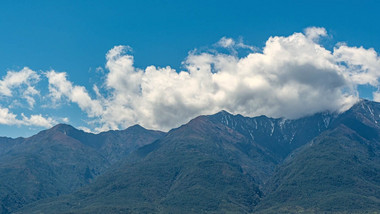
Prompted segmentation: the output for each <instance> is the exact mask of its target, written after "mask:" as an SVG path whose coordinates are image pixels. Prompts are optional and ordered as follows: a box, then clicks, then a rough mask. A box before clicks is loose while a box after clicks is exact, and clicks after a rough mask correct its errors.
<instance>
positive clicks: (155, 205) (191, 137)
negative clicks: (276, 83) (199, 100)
mask: <svg viewBox="0 0 380 214" xmlns="http://www.w3.org/2000/svg"><path fill="white" fill-rule="evenodd" d="M379 123H380V104H379V103H375V102H370V101H366V100H362V101H360V102H359V103H357V104H356V105H354V106H353V107H352V108H351V109H350V110H348V111H346V112H344V113H341V114H333V113H328V112H324V113H318V114H315V115H311V116H308V117H304V118H300V119H297V120H284V119H273V118H268V117H265V116H260V117H254V118H248V117H243V116H241V115H231V114H229V113H228V112H225V111H222V112H219V113H217V114H215V115H210V116H199V117H197V118H195V119H193V120H191V121H190V122H189V123H188V124H185V125H183V126H181V127H179V128H176V129H173V130H171V131H169V132H168V133H162V132H157V131H150V130H146V129H144V128H142V127H140V126H133V127H131V128H129V129H126V130H124V131H110V132H105V133H100V134H98V135H94V134H89V133H84V132H82V131H78V130H76V129H75V128H73V127H71V126H68V125H58V126H56V127H53V128H52V129H49V130H46V131H43V132H40V133H39V134H37V135H35V136H32V137H30V138H26V139H24V138H18V139H9V138H2V139H1V143H0V149H1V151H0V179H1V180H0V188H1V191H0V200H1V204H0V205H1V212H2V213H297V212H298V213H376V212H378V211H379V210H380V126H379Z"/></svg>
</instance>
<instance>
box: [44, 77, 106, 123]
mask: <svg viewBox="0 0 380 214" xmlns="http://www.w3.org/2000/svg"><path fill="white" fill-rule="evenodd" d="M46 77H47V78H48V82H49V91H50V96H51V97H52V98H53V101H54V102H57V101H58V100H60V99H61V98H62V97H67V98H68V99H69V100H70V101H72V102H74V103H77V104H78V105H79V107H80V108H81V109H82V110H84V111H86V113H87V114H88V115H89V116H90V117H96V116H99V115H100V114H102V106H101V105H100V102H99V101H98V100H93V99H92V98H91V97H90V96H89V94H88V93H87V90H86V89H85V88H84V87H83V86H73V84H72V83H71V82H70V81H68V80H67V78H66V73H64V72H61V73H59V72H55V71H54V70H52V71H49V72H47V73H46Z"/></svg>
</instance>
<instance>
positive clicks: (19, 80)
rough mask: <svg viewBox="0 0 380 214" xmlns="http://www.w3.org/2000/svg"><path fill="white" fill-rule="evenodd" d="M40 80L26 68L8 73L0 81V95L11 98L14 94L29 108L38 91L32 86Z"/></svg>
mask: <svg viewBox="0 0 380 214" xmlns="http://www.w3.org/2000/svg"><path fill="white" fill-rule="evenodd" d="M39 80H40V76H39V75H38V74H37V73H36V72H35V71H33V70H31V69H30V68H28V67H24V68H23V69H22V70H20V71H8V72H7V74H6V76H5V77H4V78H3V79H2V80H0V95H2V96H6V97H13V96H14V93H15V92H19V93H20V96H21V97H22V98H23V99H25V100H26V101H27V103H28V105H29V107H30V108H33V106H34V104H35V99H34V96H35V95H38V94H39V91H38V90H37V89H36V88H35V87H34V85H35V84H36V83H37V82H38V81H39Z"/></svg>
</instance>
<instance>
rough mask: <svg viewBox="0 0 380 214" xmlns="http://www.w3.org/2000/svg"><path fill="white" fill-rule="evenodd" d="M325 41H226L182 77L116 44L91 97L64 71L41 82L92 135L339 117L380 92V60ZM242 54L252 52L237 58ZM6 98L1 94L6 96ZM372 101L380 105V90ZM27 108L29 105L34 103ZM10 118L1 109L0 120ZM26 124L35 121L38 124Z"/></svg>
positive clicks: (317, 31) (188, 62) (313, 31)
mask: <svg viewBox="0 0 380 214" xmlns="http://www.w3.org/2000/svg"><path fill="white" fill-rule="evenodd" d="M324 36H328V34H327V32H326V30H325V29H324V28H317V27H310V28H307V29H305V31H304V32H303V33H294V34H292V35H290V36H286V37H285V36H273V37H270V38H269V39H268V40H267V41H266V43H265V46H264V47H263V48H262V50H261V51H256V49H257V48H253V47H251V46H249V45H246V44H244V43H242V42H241V41H240V42H239V41H235V40H233V39H231V38H227V37H223V38H222V39H221V40H220V41H219V42H217V43H216V45H217V46H218V47H222V48H225V49H227V50H229V52H230V54H226V53H219V52H216V51H206V52H196V51H193V52H190V53H189V55H188V56H187V58H186V59H185V60H184V62H183V70H181V71H176V70H174V69H173V68H171V67H170V66H167V67H163V68H161V67H156V66H154V65H152V66H148V67H146V68H144V69H142V68H136V67H135V66H134V58H133V56H132V55H131V54H130V50H131V48H130V47H128V46H115V47H114V48H112V49H111V50H109V51H108V53H107V54H106V65H105V70H106V73H105V76H104V82H102V83H99V84H97V85H94V86H93V88H92V89H91V90H93V92H94V93H92V94H95V95H96V96H91V93H89V91H88V89H86V88H85V87H83V86H79V85H75V84H74V83H73V82H71V81H70V80H69V79H68V75H67V74H66V73H64V72H57V71H54V70H52V71H48V72H46V73H45V74H44V76H45V77H46V79H47V81H48V84H49V95H48V96H49V97H50V98H51V99H52V101H54V102H55V103H59V102H61V101H66V102H67V101H69V102H72V103H76V104H77V105H78V106H79V108H80V109H81V110H83V111H84V112H85V113H86V114H87V116H88V117H89V118H90V119H91V122H90V123H91V125H92V126H93V127H96V129H95V130H96V131H104V130H109V129H122V128H126V127H128V126H130V125H133V124H136V123H138V124H141V125H142V126H144V127H146V128H152V129H160V130H168V129H170V128H173V127H177V126H179V125H181V124H183V123H186V122H187V121H188V120H190V119H191V118H193V117H195V116H198V115H200V114H212V113H215V112H218V111H220V110H227V111H229V112H231V113H235V114H242V115H245V116H258V115H267V116H270V117H284V118H288V119H295V118H299V117H303V116H306V115H310V114H314V113H316V112H322V111H331V112H341V111H344V110H346V109H348V108H349V107H351V106H352V105H353V104H354V103H355V102H357V100H358V99H359V95H358V91H357V87H358V86H359V85H366V84H368V85H371V86H373V87H379V78H380V59H379V56H378V54H377V52H376V51H375V50H374V49H365V48H363V47H350V46H348V45H346V44H344V43H338V44H336V46H335V47H334V48H333V50H328V49H326V48H325V47H324V46H323V45H321V44H320V43H319V41H320V39H321V37H324ZM239 49H245V50H248V51H250V52H249V53H248V54H247V55H245V56H244V57H239V56H238V54H237V53H238V52H239ZM20 72H21V71H20ZM27 74H28V75H29V76H28V75H27ZM24 75H25V76H28V77H27V78H24V79H23V81H21V83H13V84H25V86H26V89H27V91H28V90H29V91H30V92H25V99H28V96H29V98H30V97H31V95H33V94H37V93H38V92H36V91H34V90H33V89H34V88H33V85H32V84H31V82H33V81H37V80H39V77H37V76H35V75H33V72H30V71H29V72H26V71H24ZM7 76H8V75H7ZM5 79H7V77H6V78H4V80H5ZM3 85H4V86H3ZM0 87H1V88H3V87H4V88H5V89H7V88H11V87H12V84H10V85H9V84H5V83H0ZM10 94H11V92H9V91H7V90H4V93H3V95H4V96H9V95H10ZM373 95H374V100H377V101H380V92H374V94H373ZM29 103H30V106H33V105H34V102H33V99H31V101H30V102H29ZM2 111H4V112H2ZM3 114H4V116H2V115H3ZM14 117H15V116H14V115H12V114H11V113H9V112H8V111H7V109H0V122H1V121H2V120H12V118H14ZM2 118H3V119H2ZM40 119H41V118H40ZM23 121H25V123H26V122H27V121H30V123H33V122H32V121H38V118H37V117H34V118H33V119H32V116H31V117H30V118H24V120H23ZM47 121H49V120H47ZM50 122H52V119H51V120H50ZM40 123H42V120H41V121H40ZM46 124H48V123H46Z"/></svg>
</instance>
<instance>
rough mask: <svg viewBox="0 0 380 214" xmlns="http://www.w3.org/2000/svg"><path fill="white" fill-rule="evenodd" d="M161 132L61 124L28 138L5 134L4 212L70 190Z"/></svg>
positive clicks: (0, 178)
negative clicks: (85, 129) (89, 128)
mask: <svg viewBox="0 0 380 214" xmlns="http://www.w3.org/2000/svg"><path fill="white" fill-rule="evenodd" d="M163 135H164V134H163V133H162V132H155V131H149V130H146V129H144V128H142V127H140V126H133V127H130V128H128V129H126V130H124V131H112V132H105V133H101V134H98V135H94V134H89V133H85V132H83V131H79V130H77V129H75V128H73V127H71V126H69V125H57V126H55V127H53V128H52V129H49V130H46V131H42V132H40V133H38V134H37V135H35V136H32V137H30V138H25V139H24V138H17V139H14V140H12V139H9V138H4V139H3V140H2V141H1V143H0V145H2V148H1V152H0V213H9V212H12V211H14V210H16V209H17V208H20V207H22V206H24V205H25V204H28V203H30V202H33V201H36V200H40V199H44V198H48V197H53V196H58V195H61V194H65V193H70V192H72V191H74V190H76V189H78V188H79V187H82V186H84V185H86V184H88V183H90V182H92V181H93V180H94V179H95V178H96V176H98V175H99V174H101V173H102V172H104V170H105V169H106V168H108V167H109V166H110V165H111V164H112V163H114V162H115V161H117V160H118V159H120V158H122V156H126V155H127V154H128V153H130V152H132V151H133V150H135V149H136V148H138V147H140V146H142V145H144V144H148V143H151V142H153V141H154V140H156V139H158V138H160V137H162V136H163Z"/></svg>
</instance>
